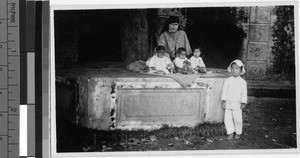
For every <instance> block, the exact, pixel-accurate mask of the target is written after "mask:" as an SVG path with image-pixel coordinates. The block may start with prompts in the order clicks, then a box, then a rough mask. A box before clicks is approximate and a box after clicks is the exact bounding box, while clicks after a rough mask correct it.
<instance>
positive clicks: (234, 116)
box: [224, 109, 243, 134]
mask: <svg viewBox="0 0 300 158" xmlns="http://www.w3.org/2000/svg"><path fill="white" fill-rule="evenodd" d="M224 123H225V127H226V131H227V134H232V133H233V132H235V133H236V134H242V128H243V116H242V110H241V109H233V110H232V109H225V116H224Z"/></svg>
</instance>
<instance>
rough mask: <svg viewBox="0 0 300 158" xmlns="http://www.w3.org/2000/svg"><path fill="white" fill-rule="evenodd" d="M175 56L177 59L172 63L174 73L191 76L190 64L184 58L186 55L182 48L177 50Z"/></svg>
mask: <svg viewBox="0 0 300 158" xmlns="http://www.w3.org/2000/svg"><path fill="white" fill-rule="evenodd" d="M176 54H177V57H176V58H175V59H174V61H173V63H174V65H175V73H181V74H193V73H194V71H193V69H192V67H191V62H190V61H189V59H188V58H187V57H186V55H187V53H186V50H185V48H183V47H180V48H178V49H177V51H176Z"/></svg>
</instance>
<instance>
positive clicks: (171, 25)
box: [169, 22, 178, 33]
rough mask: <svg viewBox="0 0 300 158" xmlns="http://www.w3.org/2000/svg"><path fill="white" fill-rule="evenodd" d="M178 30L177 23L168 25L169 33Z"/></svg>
mask: <svg viewBox="0 0 300 158" xmlns="http://www.w3.org/2000/svg"><path fill="white" fill-rule="evenodd" d="M177 30H178V23H177V22H176V23H171V24H169V31H170V32H172V33H173V32H176V31H177Z"/></svg>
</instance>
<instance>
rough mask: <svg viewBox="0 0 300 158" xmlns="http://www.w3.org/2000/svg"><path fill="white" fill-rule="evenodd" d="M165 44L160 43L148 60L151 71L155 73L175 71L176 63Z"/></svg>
mask: <svg viewBox="0 0 300 158" xmlns="http://www.w3.org/2000/svg"><path fill="white" fill-rule="evenodd" d="M166 54H167V53H166V49H165V47H164V46H163V45H158V46H157V47H156V49H155V55H154V56H153V57H151V58H149V59H148V61H147V62H146V64H147V66H148V67H149V69H150V70H149V73H155V74H169V73H172V72H173V69H174V65H173V63H172V61H171V60H170V58H169V57H168V55H166Z"/></svg>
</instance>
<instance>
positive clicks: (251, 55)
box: [247, 43, 269, 60]
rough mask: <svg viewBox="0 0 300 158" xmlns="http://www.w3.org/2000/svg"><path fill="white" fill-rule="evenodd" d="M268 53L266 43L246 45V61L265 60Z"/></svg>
mask: <svg viewBox="0 0 300 158" xmlns="http://www.w3.org/2000/svg"><path fill="white" fill-rule="evenodd" d="M268 54H269V52H268V44H267V43H249V44H248V55H247V59H248V60H266V59H267V55H268Z"/></svg>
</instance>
